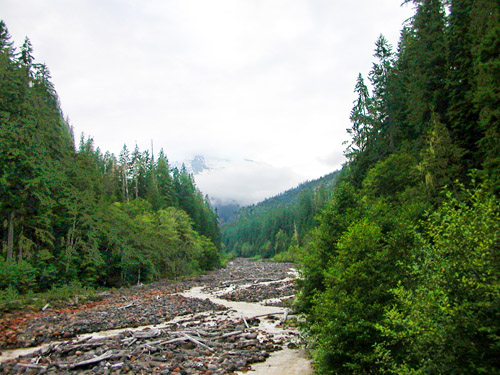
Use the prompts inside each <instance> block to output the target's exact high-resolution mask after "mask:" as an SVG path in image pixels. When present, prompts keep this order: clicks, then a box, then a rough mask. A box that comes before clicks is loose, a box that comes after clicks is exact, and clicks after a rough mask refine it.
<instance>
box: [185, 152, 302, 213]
mask: <svg viewBox="0 0 500 375" xmlns="http://www.w3.org/2000/svg"><path fill="white" fill-rule="evenodd" d="M195 178H196V183H197V185H198V187H199V188H200V190H201V191H203V193H206V194H208V195H209V196H210V198H213V199H216V200H218V201H221V202H232V201H236V202H238V203H239V204H241V205H249V204H253V203H257V202H259V201H262V200H264V199H266V198H269V197H272V196H274V195H276V194H279V193H280V192H283V191H285V190H287V189H290V188H292V187H294V186H296V185H297V184H299V183H300V182H301V181H302V180H303V177H302V176H299V175H297V174H296V173H294V172H293V171H292V170H291V169H290V168H283V167H281V168H280V167H274V166H272V165H270V164H267V163H261V162H255V161H251V160H239V161H232V162H229V163H227V164H226V165H224V166H222V167H216V168H215V169H212V170H211V171H210V172H207V173H204V174H200V175H197V176H195Z"/></svg>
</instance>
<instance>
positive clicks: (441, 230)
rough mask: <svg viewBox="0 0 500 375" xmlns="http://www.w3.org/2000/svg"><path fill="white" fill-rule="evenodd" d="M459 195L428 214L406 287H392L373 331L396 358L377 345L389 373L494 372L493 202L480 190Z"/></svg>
mask: <svg viewBox="0 0 500 375" xmlns="http://www.w3.org/2000/svg"><path fill="white" fill-rule="evenodd" d="M463 195H464V196H465V199H460V200H459V199H457V198H453V197H452V196H451V194H450V193H449V194H448V200H447V201H445V202H443V204H442V205H441V207H439V209H438V210H436V211H435V212H433V213H432V214H431V215H430V216H429V218H428V220H427V222H426V224H425V232H424V234H423V236H422V237H421V239H420V243H419V248H418V250H417V251H415V253H414V255H413V259H412V262H411V263H410V264H409V267H410V269H411V273H412V275H413V277H414V278H415V280H416V284H415V286H414V288H407V287H406V288H405V287H404V286H402V285H400V286H399V287H398V288H395V289H394V295H395V296H396V299H397V304H395V305H394V307H392V308H391V309H390V310H388V311H387V313H386V317H385V320H384V322H383V324H381V325H380V330H381V332H383V333H384V334H385V335H386V336H387V341H388V342H393V343H395V344H396V345H397V346H398V347H399V348H402V351H403V354H404V355H401V353H399V354H397V355H394V354H393V353H391V350H390V349H388V346H387V344H381V345H380V347H379V350H380V356H381V361H383V362H384V363H385V364H386V365H387V367H388V368H390V369H391V371H392V372H393V373H396V374H408V373H411V374H439V373H454V374H472V373H474V374H493V373H497V372H498V371H499V370H500V365H499V363H498V353H499V350H500V327H499V325H498V316H499V314H500V202H499V201H498V199H497V198H496V197H494V196H493V195H491V194H490V193H488V192H487V190H486V189H484V188H483V187H478V188H475V189H473V190H465V191H464V192H463ZM400 350H401V349H400Z"/></svg>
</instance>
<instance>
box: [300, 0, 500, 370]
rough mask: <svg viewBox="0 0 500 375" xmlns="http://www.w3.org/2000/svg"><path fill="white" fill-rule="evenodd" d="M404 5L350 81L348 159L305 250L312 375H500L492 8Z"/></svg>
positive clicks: (489, 2) (498, 131) (498, 97)
mask: <svg viewBox="0 0 500 375" xmlns="http://www.w3.org/2000/svg"><path fill="white" fill-rule="evenodd" d="M406 2H409V1H406ZM411 3H412V4H413V5H414V6H415V15H414V17H413V18H412V19H411V20H410V21H409V23H408V24H407V25H406V27H405V28H404V29H403V31H402V33H401V40H400V43H399V45H398V47H397V48H396V49H394V48H392V47H391V46H390V45H389V44H388V42H387V41H386V39H385V38H384V37H383V36H381V37H380V38H379V39H378V40H377V41H376V44H375V54H374V57H375V62H374V63H373V68H372V69H371V71H370V72H369V74H368V81H366V80H365V79H364V78H363V76H362V75H359V77H358V79H357V81H356V84H355V92H356V93H357V95H358V98H357V100H356V101H355V103H354V108H353V109H352V112H351V122H352V127H351V128H350V129H349V133H350V135H351V137H352V138H351V141H350V144H349V147H348V148H347V151H346V155H347V157H348V159H349V162H348V163H347V164H346V165H345V166H344V168H343V170H342V172H341V175H340V177H339V181H338V183H337V184H336V187H335V189H334V191H333V197H332V199H331V200H330V201H329V202H328V203H327V204H326V207H325V208H324V209H323V210H322V212H321V214H320V216H319V219H318V220H319V226H318V227H317V228H315V229H313V231H312V233H311V240H310V241H309V242H308V243H306V244H305V245H304V247H305V249H306V251H305V253H306V254H307V255H305V256H304V258H303V259H302V262H303V265H302V276H303V280H302V281H301V282H300V298H299V303H298V305H299V306H298V307H299V308H300V309H301V310H302V311H303V312H304V313H305V314H306V317H307V321H306V324H305V329H306V330H307V331H308V333H309V334H310V339H311V340H310V341H311V343H312V346H313V353H314V359H315V361H316V364H317V372H318V373H320V374H498V373H500V361H499V358H500V319H499V318H500V207H499V199H498V193H499V191H500V164H499V161H500V149H499V147H500V146H499V145H500V118H499V114H500V112H499V111H500V57H499V51H500V18H499V17H500V16H499V12H500V6H499V3H498V1H497V0H475V1H472V0H452V1H447V2H445V1H439V0H414V1H411Z"/></svg>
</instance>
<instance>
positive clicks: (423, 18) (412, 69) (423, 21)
mask: <svg viewBox="0 0 500 375" xmlns="http://www.w3.org/2000/svg"><path fill="white" fill-rule="evenodd" d="M413 2H414V3H415V4H416V5H417V11H416V14H415V16H414V19H413V24H412V28H413V32H412V34H411V35H412V37H411V38H410V39H408V40H407V45H406V47H405V48H406V49H407V51H406V57H407V59H408V71H407V74H408V75H409V77H408V84H409V87H408V97H407V103H406V106H407V108H408V118H407V120H408V123H409V129H408V130H409V132H408V138H409V139H412V140H415V139H416V140H418V142H415V145H416V146H417V148H420V147H421V146H422V145H423V142H424V140H423V138H422V137H423V136H424V135H425V134H426V132H427V130H428V129H429V126H430V120H431V113H432V112H433V111H434V112H436V113H437V114H438V115H439V116H441V117H442V116H443V115H444V114H445V113H446V108H447V105H446V102H447V101H446V95H445V90H444V84H445V80H444V77H446V42H445V15H444V9H443V4H442V2H441V1H440V0H414V1H413Z"/></svg>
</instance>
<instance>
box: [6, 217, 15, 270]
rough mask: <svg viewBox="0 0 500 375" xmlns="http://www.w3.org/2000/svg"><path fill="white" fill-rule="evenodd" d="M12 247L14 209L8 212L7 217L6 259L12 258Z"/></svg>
mask: <svg viewBox="0 0 500 375" xmlns="http://www.w3.org/2000/svg"><path fill="white" fill-rule="evenodd" d="M13 249H14V211H12V212H11V213H10V217H9V231H8V234H7V260H8V261H9V260H12V253H13Z"/></svg>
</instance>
